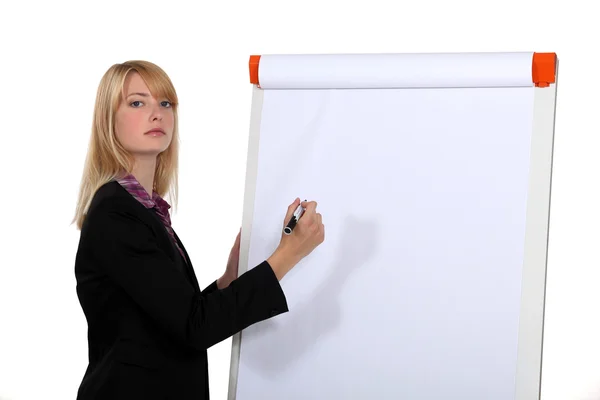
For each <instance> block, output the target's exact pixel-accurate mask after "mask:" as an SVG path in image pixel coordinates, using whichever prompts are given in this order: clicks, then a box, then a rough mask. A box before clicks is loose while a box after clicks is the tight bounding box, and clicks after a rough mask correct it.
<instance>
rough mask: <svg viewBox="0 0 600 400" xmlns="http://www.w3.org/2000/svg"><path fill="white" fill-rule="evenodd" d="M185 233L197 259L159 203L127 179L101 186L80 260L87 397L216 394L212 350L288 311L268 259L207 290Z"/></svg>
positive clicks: (83, 394) (82, 395) (130, 399)
mask: <svg viewBox="0 0 600 400" xmlns="http://www.w3.org/2000/svg"><path fill="white" fill-rule="evenodd" d="M176 239H177V241H178V244H179V246H180V247H181V248H182V249H183V251H184V254H185V256H186V260H187V263H186V262H184V260H183V258H182V256H181V254H180V253H179V251H178V250H177V248H176V247H175V245H174V244H173V241H172V240H171V238H170V236H169V234H168V232H167V230H166V229H165V227H164V225H163V224H162V222H161V221H160V219H159V217H158V215H156V214H155V212H154V210H151V209H147V208H146V207H144V206H143V205H142V204H141V203H140V202H138V201H137V200H136V199H135V198H134V197H133V196H131V195H130V194H129V192H127V190H125V189H124V188H123V187H122V186H121V185H120V184H119V183H118V182H115V181H111V182H109V183H107V184H105V185H104V186H102V187H101V188H100V189H99V190H98V191H97V193H96V194H95V196H94V198H93V200H92V203H91V206H90V209H89V211H88V215H87V217H86V219H85V221H84V224H83V226H82V229H81V236H80V241H79V248H78V251H77V255H76V261H75V277H76V280H77V296H78V298H79V302H80V304H81V307H82V309H83V312H84V314H85V317H86V320H87V323H88V335H87V336H88V357H89V364H88V367H87V369H86V371H85V374H84V376H83V380H82V382H81V385H80V387H79V390H78V393H77V399H79V400H87V399H95V400H101V399H111V400H119V399H127V400H134V399H144V400H152V399H177V400H185V399H194V400H200V399H209V389H208V363H207V351H206V350H207V349H208V348H209V347H210V346H212V345H214V344H216V343H218V342H220V341H222V340H224V339H226V338H229V337H230V336H232V335H233V334H235V333H237V332H239V331H241V330H242V329H244V328H246V327H248V326H249V325H251V324H253V323H256V322H259V321H262V320H265V319H267V318H270V317H273V316H275V315H277V314H280V313H283V312H287V311H288V307H287V303H286V299H285V295H284V293H283V291H282V289H281V286H280V284H279V281H278V280H277V278H276V276H275V274H274V272H273V270H272V268H271V266H270V265H269V264H268V263H267V261H266V260H265V261H263V262H262V263H261V264H259V265H258V266H256V267H254V268H252V269H250V270H249V271H248V272H246V273H244V274H242V275H241V276H240V277H239V278H237V279H236V280H234V281H233V282H232V283H231V284H230V285H229V286H228V287H227V288H225V289H222V290H219V289H218V288H217V286H216V281H214V282H213V283H212V284H211V285H210V286H208V287H207V288H205V289H204V290H203V291H201V290H200V288H199V286H198V281H197V280H196V275H195V274H194V268H193V266H192V263H191V261H190V259H189V257H188V255H187V252H186V251H185V248H184V247H183V244H182V243H181V241H180V240H179V238H178V237H177V236H176ZM224 264H225V263H224ZM224 266H225V265H224Z"/></svg>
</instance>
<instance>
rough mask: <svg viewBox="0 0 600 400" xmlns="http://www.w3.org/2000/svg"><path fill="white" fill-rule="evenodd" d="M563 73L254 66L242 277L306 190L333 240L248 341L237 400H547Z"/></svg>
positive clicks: (411, 60) (382, 61) (501, 68)
mask: <svg viewBox="0 0 600 400" xmlns="http://www.w3.org/2000/svg"><path fill="white" fill-rule="evenodd" d="M557 63H558V61H557V58H556V55H555V54H554V53H533V52H519V53H455V54H453V53H441V54H331V55H329V54H319V55H262V56H251V58H250V76H251V83H252V84H253V99H252V120H251V126H250V137H249V148H248V164H247V178H246V191H245V198H244V213H243V224H242V244H241V246H242V247H241V261H240V273H243V272H245V271H246V270H248V269H249V268H252V267H254V266H256V265H258V264H259V263H260V262H261V261H263V260H264V259H265V258H266V257H268V256H269V255H270V254H271V253H272V252H273V250H274V249H275V248H276V247H277V245H278V243H279V240H280V238H281V233H282V227H283V216H284V213H285V210H286V208H287V205H289V203H291V202H292V201H293V199H294V198H296V197H301V198H302V199H304V198H306V199H309V200H316V201H317V202H318V211H319V212H321V213H322V215H323V223H324V224H325V231H326V234H325V242H324V243H323V244H322V245H321V246H319V247H318V248H317V249H316V250H315V251H314V252H313V253H312V254H310V255H309V256H308V257H306V258H305V259H304V260H302V262H301V263H300V264H298V265H297V266H296V267H295V268H294V269H293V270H292V271H291V272H290V273H289V274H288V275H287V276H286V277H285V278H284V279H283V280H282V281H281V284H282V287H283V290H284V292H285V294H286V297H287V300H288V305H289V308H290V311H289V312H288V313H285V314H282V315H278V316H276V317H274V318H271V319H269V320H266V321H263V322H261V323H257V324H255V325H253V326H250V327H249V328H247V329H245V330H244V331H243V332H241V333H240V334H238V335H236V336H235V337H234V340H233V348H232V359H231V375H230V390H229V399H235V400H255V399H261V400H271V399H273V400H284V399H285V400H295V399H299V400H321V399H323V400H332V399H377V400H385V399H408V400H425V399H427V400H430V399H431V400H441V399H443V400H451V399H452V400H454V399H456V400H484V399H485V400H531V399H538V398H539V393H540V380H541V356H542V332H543V315H544V295H545V276H546V250H547V238H548V217H549V204H550V182H551V170H552V148H553V135H554V114H555V100H556V77H557Z"/></svg>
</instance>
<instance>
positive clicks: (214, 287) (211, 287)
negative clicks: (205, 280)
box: [202, 281, 219, 295]
mask: <svg viewBox="0 0 600 400" xmlns="http://www.w3.org/2000/svg"><path fill="white" fill-rule="evenodd" d="M218 288H219V287H218V286H217V281H213V282H212V283H211V284H210V285H208V286H207V287H205V288H204V289H202V294H203V295H207V294H210V293H212V292H214V291H215V290H217V289H218Z"/></svg>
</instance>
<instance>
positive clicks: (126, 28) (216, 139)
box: [0, 0, 600, 400]
mask: <svg viewBox="0 0 600 400" xmlns="http://www.w3.org/2000/svg"><path fill="white" fill-rule="evenodd" d="M593 4H594V3H593V2H591V1H587V0H586V1H570V2H564V1H560V2H559V1H504V2H499V3H498V4H497V5H495V4H492V3H490V2H481V1H466V0H456V1H453V2H446V1H420V2H407V3H403V2H398V1H390V2H383V1H377V0H370V1H363V2H352V1H339V2H334V1H325V0H320V1H314V0H309V1H304V2H301V3H300V2H282V1H260V0H255V1H247V2H242V1H238V2H231V1H229V2H227V1H220V2H189V3H188V2H181V1H177V2H175V1H173V2H166V1H162V2H156V1H144V2H141V1H140V2H133V1H119V2H117V1H103V2H96V3H94V4H91V3H89V2H71V3H67V2H64V1H63V2H59V1H54V2H41V1H40V2H37V3H35V2H28V3H19V2H16V1H13V2H9V3H8V4H3V5H2V12H1V13H0V34H1V36H0V37H1V38H2V40H1V44H2V45H1V46H0V69H1V74H0V84H1V86H0V88H1V89H0V90H1V93H2V95H1V96H0V110H1V111H0V116H1V117H2V119H1V121H0V122H1V125H0V126H1V128H2V130H1V133H2V152H1V157H0V163H1V164H0V167H1V171H2V175H1V178H2V181H1V182H2V197H1V200H0V201H1V202H2V203H1V204H0V210H1V211H2V212H3V221H2V222H3V224H2V225H3V226H2V228H3V229H2V240H1V241H0V246H2V247H1V248H0V257H1V258H0V318H1V319H0V399H2V400H6V399H19V400H20V399H42V398H43V399H67V398H75V395H76V392H77V388H78V385H79V383H80V381H81V378H82V377H83V373H84V372H85V368H86V366H87V341H86V333H87V325H86V322H85V318H84V315H83V313H82V311H81V308H80V306H79V303H78V301H77V296H76V293H75V276H74V272H73V263H74V256H75V251H76V249H77V241H78V237H79V233H78V231H77V230H76V229H75V227H74V225H69V223H70V221H71V219H72V216H73V213H74V207H75V201H76V196H77V190H78V185H79V180H80V177H81V169H82V166H83V161H84V158H85V153H86V149H87V144H88V140H89V133H90V127H91V120H92V111H93V105H94V98H95V92H96V89H97V85H98V83H99V81H100V78H101V76H102V74H103V73H104V72H105V71H106V69H107V68H108V67H110V65H112V64H113V63H117V62H122V61H125V60H128V59H146V60H149V61H152V62H155V63H157V64H158V65H160V66H161V67H163V68H164V69H165V70H166V71H167V73H168V74H169V75H170V76H171V78H172V79H173V81H174V83H175V86H176V88H177V90H178V93H179V95H180V100H181V108H180V110H181V112H180V115H181V117H180V122H181V125H180V126H181V137H182V150H181V164H180V167H181V172H180V185H181V188H180V196H181V198H180V202H179V208H178V210H177V213H176V214H175V215H174V217H173V224H174V227H175V229H176V230H177V232H178V233H179V234H180V236H181V237H182V240H183V241H184V243H185V245H186V247H187V249H188V251H189V253H190V256H191V257H192V259H193V262H194V266H195V270H196V273H197V275H198V279H199V281H200V284H201V286H206V285H208V284H209V283H210V282H211V281H212V280H214V279H216V278H217V277H218V276H219V275H220V274H221V273H222V272H223V270H224V268H225V264H226V260H227V256H228V254H229V250H230V248H231V245H232V244H233V241H234V238H235V235H236V233H237V231H238V229H239V227H240V224H241V217H242V202H243V194H244V179H245V166H246V150H247V136H248V127H249V118H250V83H249V76H248V57H249V55H250V54H269V53H348V52H349V53H377V52H447V51H452V52H454V51H539V52H544V51H553V52H557V53H558V56H559V58H560V60H561V63H560V77H559V85H558V101H557V117H556V136H555V148H554V149H555V153H554V171H553V185H552V206H551V220H550V222H551V224H550V247H549V255H548V256H549V259H548V282H547V304H546V305H547V307H546V330H545V337H544V340H545V343H544V369H543V378H542V379H543V382H542V399H543V400H554V399H556V400H571V399H573V400H590V399H600V340H599V339H598V338H600V313H599V312H598V306H599V305H600V290H598V285H599V283H600V271H599V267H600V262H599V261H600V257H599V255H598V252H597V250H596V249H597V248H598V242H599V239H600V235H599V234H598V225H599V223H600V212H599V211H598V210H599V209H598V204H600V198H599V197H600V195H599V194H600V191H599V190H598V181H599V179H598V176H597V173H598V171H600V157H598V156H597V152H598V149H599V147H598V146H599V144H600V139H599V138H598V136H599V133H600V132H599V129H598V128H599V126H598V125H599V124H598V117H597V115H598V114H599V113H600V107H599V106H600V104H599V98H598V96H597V94H596V93H597V88H596V86H597V82H595V78H597V76H598V69H599V68H600V57H599V55H598V52H597V45H596V42H595V41H594V38H595V37H600V26H599V25H598V23H597V14H595V13H594V12H592V11H591V7H592V5H593ZM223 187H224V188H223ZM299 195H300V194H299ZM291 200H293V199H291ZM291 200H290V201H291ZM316 200H318V199H316ZM281 212H282V217H283V213H284V212H285V210H281ZM326 218H327V216H326V215H324V219H326ZM265 256H268V255H265ZM382 279H385V277H382ZM230 350H231V340H226V341H224V342H221V343H219V344H218V345H216V346H214V347H213V348H211V349H210V350H209V357H210V359H209V365H210V382H211V395H212V398H213V399H216V400H219V399H225V398H226V393H227V382H228V376H229V360H230V359H229V355H230Z"/></svg>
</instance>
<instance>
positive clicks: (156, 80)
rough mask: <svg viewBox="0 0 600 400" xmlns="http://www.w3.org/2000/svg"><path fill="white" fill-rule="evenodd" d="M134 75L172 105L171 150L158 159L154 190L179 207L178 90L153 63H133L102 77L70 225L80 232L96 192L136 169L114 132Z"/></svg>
mask: <svg viewBox="0 0 600 400" xmlns="http://www.w3.org/2000/svg"><path fill="white" fill-rule="evenodd" d="M131 71H135V72H137V73H138V74H139V75H140V76H141V77H142V79H143V80H144V82H145V83H146V85H147V86H148V88H149V89H150V92H151V94H152V95H153V96H155V97H159V98H166V99H167V100H168V101H169V102H170V103H171V107H172V109H173V113H174V121H175V125H174V130H173V137H172V140H171V144H170V145H169V147H168V148H167V149H166V150H165V151H164V152H162V153H160V154H159V155H158V157H157V162H156V172H155V175H154V184H155V188H154V190H155V191H156V192H157V193H158V194H159V195H160V196H162V197H165V196H166V194H167V193H168V194H169V198H170V199H169V200H170V202H172V203H173V205H174V206H176V205H177V194H178V182H177V172H178V161H179V131H178V118H177V106H178V98H177V93H176V91H175V87H174V86H173V83H172V82H171V80H170V79H169V77H168V75H167V74H166V73H165V72H164V71H163V70H162V69H161V68H160V67H158V66H157V65H155V64H153V63H151V62H148V61H141V60H132V61H127V62H124V63H121V64H114V65H112V66H111V67H110V68H109V69H108V70H107V71H106V73H105V74H104V76H103V77H102V80H101V81H100V84H99V86H98V91H97V94H96V104H95V106H94V115H93V124H92V132H91V137H90V142H89V146H88V152H87V157H86V160H85V165H84V168H83V175H82V178H81V184H80V188H79V197H78V200H77V207H76V211H75V217H74V218H73V220H72V222H71V223H74V222H76V223H77V229H81V227H82V225H83V221H84V219H85V216H86V214H87V211H88V209H89V207H90V204H91V202H92V199H93V197H94V194H95V193H96V191H97V190H98V189H99V188H100V187H101V186H102V185H104V184H105V183H107V182H109V181H111V180H113V179H115V178H116V177H118V176H119V175H121V174H122V173H123V172H124V171H125V172H131V170H132V168H133V162H134V159H133V157H132V155H131V154H130V153H129V152H128V151H127V150H125V148H124V147H123V146H122V145H121V143H120V142H119V141H118V140H117V137H116V135H115V129H114V121H115V112H116V111H117V109H118V107H119V104H120V102H121V100H122V98H123V87H124V83H125V79H126V78H127V75H128V74H129V73H130V72H131Z"/></svg>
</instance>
